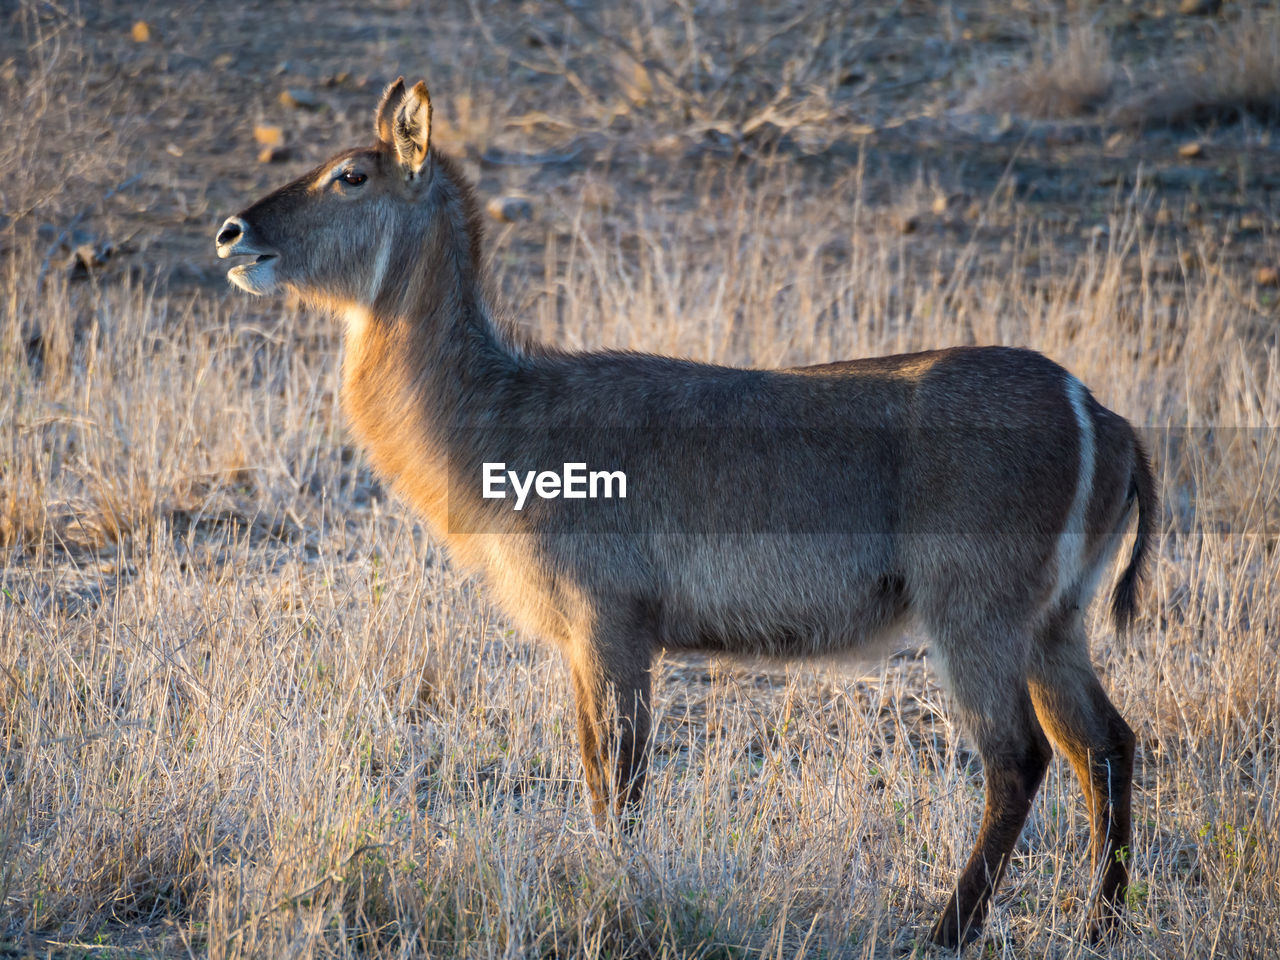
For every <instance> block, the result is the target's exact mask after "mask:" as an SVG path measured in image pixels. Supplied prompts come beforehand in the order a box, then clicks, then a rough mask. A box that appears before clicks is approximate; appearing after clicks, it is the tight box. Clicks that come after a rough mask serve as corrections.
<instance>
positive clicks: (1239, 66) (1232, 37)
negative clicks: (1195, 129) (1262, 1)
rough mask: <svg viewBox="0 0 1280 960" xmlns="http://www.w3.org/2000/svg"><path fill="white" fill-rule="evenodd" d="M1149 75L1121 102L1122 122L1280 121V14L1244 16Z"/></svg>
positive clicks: (1150, 70) (1117, 110)
mask: <svg viewBox="0 0 1280 960" xmlns="http://www.w3.org/2000/svg"><path fill="white" fill-rule="evenodd" d="M1147 76H1148V78H1149V79H1147V80H1146V81H1141V82H1139V84H1138V91H1137V92H1136V93H1133V94H1131V95H1130V96H1129V97H1127V98H1126V99H1124V100H1123V101H1122V102H1120V103H1119V104H1118V105H1117V106H1116V108H1115V116H1116V119H1117V120H1119V121H1120V122H1124V123H1130V124H1135V125H1147V126H1152V125H1165V126H1174V127H1177V126H1189V125H1205V124H1211V123H1233V122H1235V121H1237V120H1240V119H1241V118H1243V117H1250V118H1252V119H1254V120H1257V121H1260V122H1262V123H1270V122H1274V121H1276V120H1280V17H1277V16H1276V15H1275V13H1274V12H1272V13H1256V12H1255V13H1250V14H1247V15H1245V16H1242V17H1241V18H1240V19H1238V20H1236V21H1235V22H1233V23H1231V24H1229V25H1227V26H1226V27H1224V28H1222V29H1220V30H1217V31H1215V34H1214V37H1213V39H1212V41H1211V42H1209V43H1208V44H1206V45H1205V46H1204V47H1203V48H1202V49H1200V50H1198V51H1197V52H1196V53H1195V54H1194V55H1189V56H1186V57H1183V58H1179V60H1177V61H1175V62H1174V63H1172V64H1170V63H1160V64H1155V65H1152V66H1151V67H1150V68H1148V70H1147Z"/></svg>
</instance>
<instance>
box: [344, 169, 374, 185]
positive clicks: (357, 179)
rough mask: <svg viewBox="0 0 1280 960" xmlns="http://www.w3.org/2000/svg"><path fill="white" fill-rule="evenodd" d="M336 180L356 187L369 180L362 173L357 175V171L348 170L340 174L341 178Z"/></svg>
mask: <svg viewBox="0 0 1280 960" xmlns="http://www.w3.org/2000/svg"><path fill="white" fill-rule="evenodd" d="M338 179H339V180H341V181H342V182H343V183H345V184H347V185H349V186H352V187H358V186H360V184H362V183H364V182H365V181H366V180H368V179H369V178H368V177H367V176H365V175H364V174H363V173H359V172H358V171H355V170H348V171H347V172H346V173H344V174H342V176H340V177H339V178H338Z"/></svg>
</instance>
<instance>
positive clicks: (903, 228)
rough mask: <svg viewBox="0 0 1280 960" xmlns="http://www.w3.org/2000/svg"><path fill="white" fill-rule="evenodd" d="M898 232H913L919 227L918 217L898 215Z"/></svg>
mask: <svg viewBox="0 0 1280 960" xmlns="http://www.w3.org/2000/svg"><path fill="white" fill-rule="evenodd" d="M897 226H898V232H899V233H915V232H916V231H917V230H919V229H920V218H919V217H914V216H912V217H900V218H899V219H898V221H897Z"/></svg>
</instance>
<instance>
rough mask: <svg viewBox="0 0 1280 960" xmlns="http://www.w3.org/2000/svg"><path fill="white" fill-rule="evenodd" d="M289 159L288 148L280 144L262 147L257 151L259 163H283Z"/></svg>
mask: <svg viewBox="0 0 1280 960" xmlns="http://www.w3.org/2000/svg"><path fill="white" fill-rule="evenodd" d="M288 159H289V148H288V147H286V146H285V145H284V144H282V143H277V144H275V145H273V146H269V147H263V148H262V149H261V150H259V151H258V162H259V163H284V161H286V160H288Z"/></svg>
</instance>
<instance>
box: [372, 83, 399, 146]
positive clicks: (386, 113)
mask: <svg viewBox="0 0 1280 960" xmlns="http://www.w3.org/2000/svg"><path fill="white" fill-rule="evenodd" d="M402 99H404V77H400V78H398V79H397V80H396V81H395V83H391V84H388V85H387V89H386V90H384V91H382V99H381V100H379V101H378V109H377V111H376V112H375V113H374V115H373V135H374V136H375V137H377V138H378V139H379V140H380V141H382V142H383V143H388V144H389V143H391V142H392V141H391V136H392V134H391V120H392V117H393V116H394V114H395V109H396V107H397V106H398V105H399V103H400V101H401V100H402Z"/></svg>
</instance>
